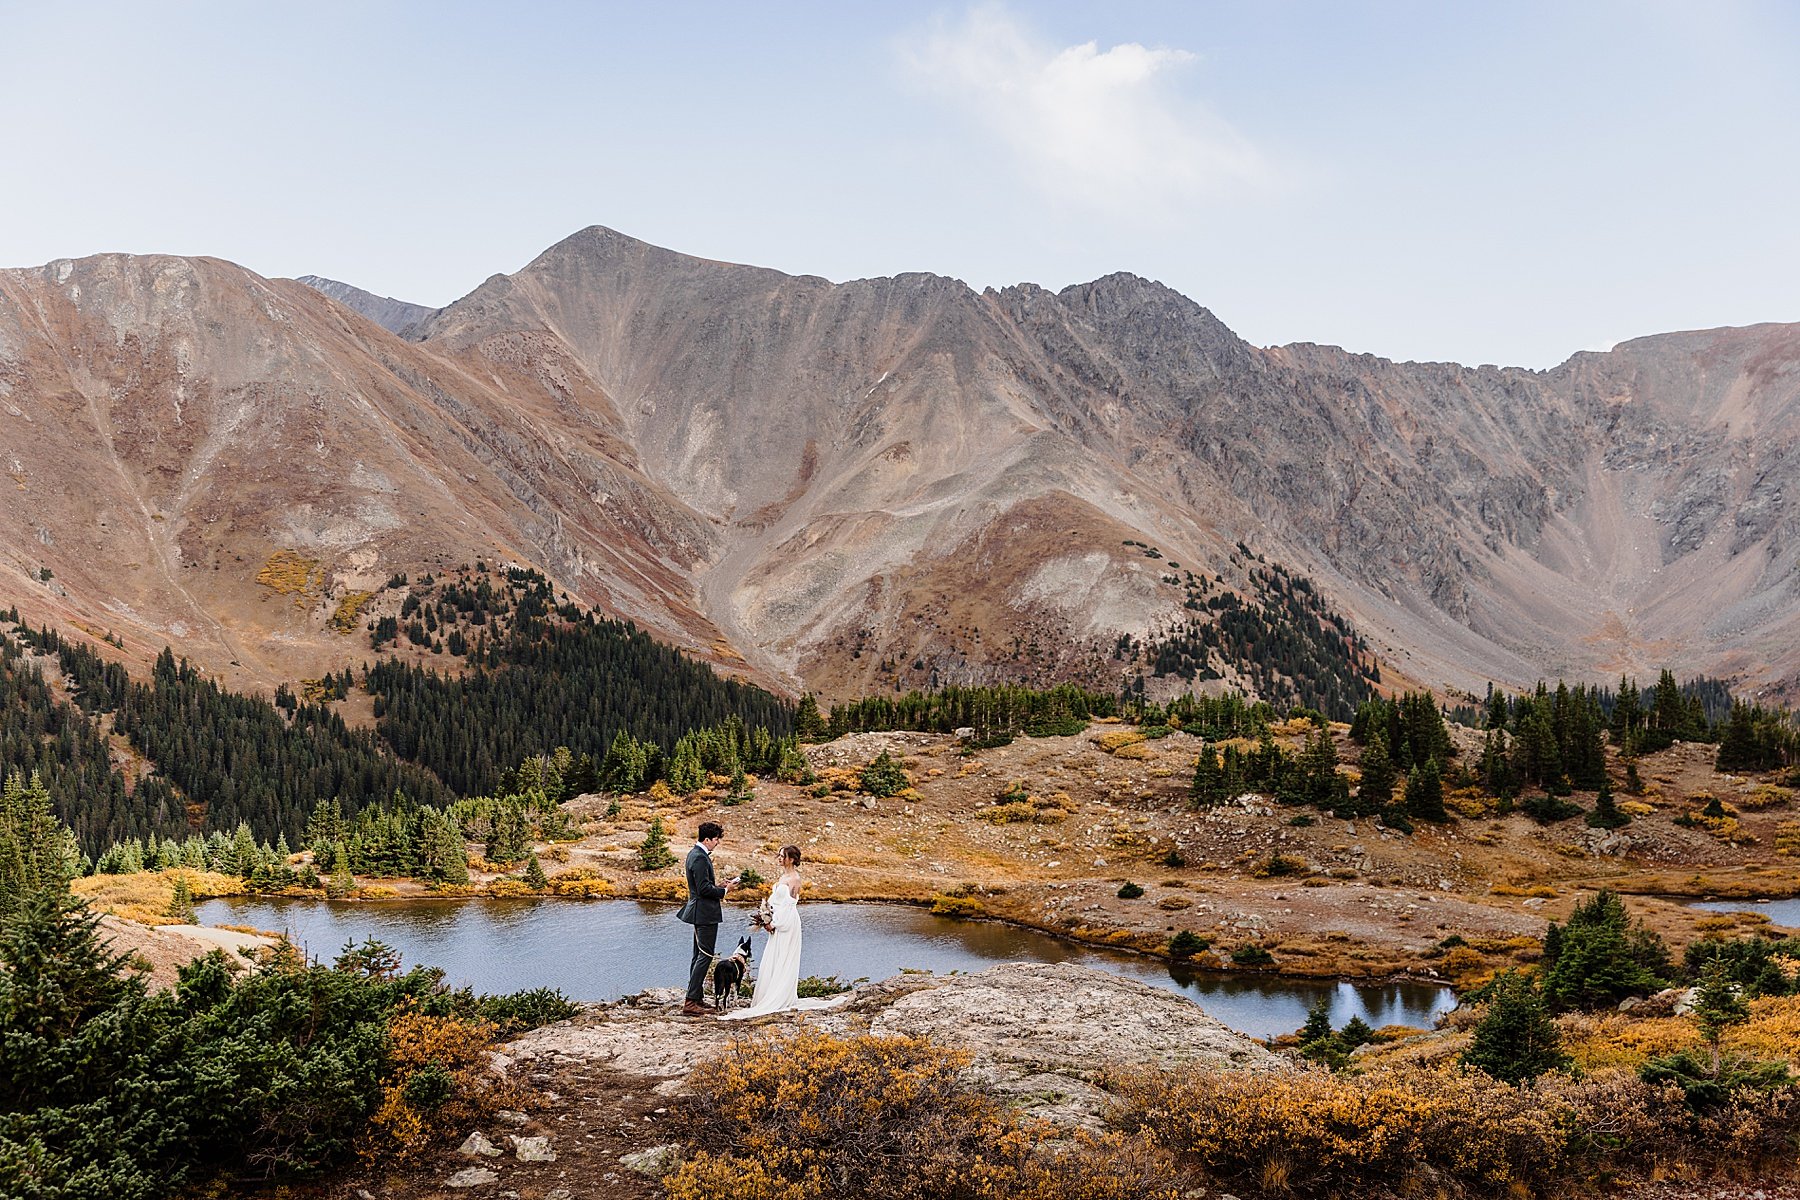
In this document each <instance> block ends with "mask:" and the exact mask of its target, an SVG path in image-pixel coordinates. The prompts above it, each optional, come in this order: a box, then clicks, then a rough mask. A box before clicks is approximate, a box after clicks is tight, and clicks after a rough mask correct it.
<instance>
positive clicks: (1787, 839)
mask: <svg viewBox="0 0 1800 1200" xmlns="http://www.w3.org/2000/svg"><path fill="white" fill-rule="evenodd" d="M1775 853H1777V854H1783V855H1787V856H1789V857H1800V822H1795V821H1783V822H1782V823H1781V824H1779V825H1777V826H1776V827H1775Z"/></svg>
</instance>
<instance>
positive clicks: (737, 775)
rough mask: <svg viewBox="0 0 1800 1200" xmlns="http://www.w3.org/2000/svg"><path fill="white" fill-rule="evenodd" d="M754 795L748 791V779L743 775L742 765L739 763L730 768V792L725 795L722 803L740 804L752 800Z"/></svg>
mask: <svg viewBox="0 0 1800 1200" xmlns="http://www.w3.org/2000/svg"><path fill="white" fill-rule="evenodd" d="M755 795H756V794H755V793H754V792H752V791H751V790H750V780H749V777H748V776H746V775H745V774H744V764H743V763H741V762H740V763H739V764H738V765H737V766H736V767H734V768H732V771H731V790H730V791H728V792H726V793H725V799H724V803H726V804H742V803H743V802H744V801H746V800H751V799H754V798H755Z"/></svg>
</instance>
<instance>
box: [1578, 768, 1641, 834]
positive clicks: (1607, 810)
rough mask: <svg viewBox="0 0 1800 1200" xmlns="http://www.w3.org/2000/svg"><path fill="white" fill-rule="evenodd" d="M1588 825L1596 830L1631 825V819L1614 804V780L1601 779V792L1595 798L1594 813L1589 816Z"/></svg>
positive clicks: (1602, 777) (1603, 777)
mask: <svg viewBox="0 0 1800 1200" xmlns="http://www.w3.org/2000/svg"><path fill="white" fill-rule="evenodd" d="M1587 823H1588V824H1589V825H1591V826H1593V827H1594V828H1595V829H1617V828H1618V827H1619V826H1621V825H1629V824H1630V823H1631V817H1630V816H1629V815H1627V814H1625V813H1622V812H1620V811H1619V806H1618V805H1617V804H1615V803H1614V802H1613V790H1612V780H1610V779H1608V778H1606V777H1605V776H1601V778H1600V791H1599V793H1598V794H1597V795H1596V796H1595V797H1594V811H1593V812H1591V813H1589V814H1588V816H1587Z"/></svg>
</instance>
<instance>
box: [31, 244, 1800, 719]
mask: <svg viewBox="0 0 1800 1200" xmlns="http://www.w3.org/2000/svg"><path fill="white" fill-rule="evenodd" d="M1796 406H1800V326H1790V325H1761V326H1755V327H1750V328H1741V329H1717V330H1709V331H1703V332H1690V333H1674V334H1665V335H1660V336H1654V337H1647V338H1642V339H1638V340H1635V341H1630V342H1626V343H1623V344H1621V345H1619V346H1617V347H1615V348H1614V349H1613V350H1611V351H1608V352H1606V353H1581V354H1576V355H1575V356H1573V357H1572V358H1570V359H1569V360H1568V361H1567V362H1565V363H1563V364H1562V365H1560V366H1558V367H1556V368H1555V369H1553V370H1549V371H1531V370H1523V369H1516V368H1497V367H1491V366H1483V367H1463V366H1458V365H1455V364H1450V363H1397V362H1392V361H1389V360H1386V359H1382V358H1377V357H1373V356H1370V355H1362V354H1355V353H1350V352H1347V351H1345V350H1341V349H1338V348H1335V347H1329V346H1318V345H1310V344H1295V345H1287V346H1278V347H1268V348H1261V347H1256V346H1253V345H1250V344H1249V343H1247V342H1245V341H1243V340H1242V339H1240V338H1238V337H1237V336H1236V335H1234V334H1233V333H1232V332H1231V330H1229V329H1228V328H1227V327H1226V326H1225V325H1224V324H1223V323H1222V322H1220V321H1219V320H1218V319H1217V318H1216V317H1215V316H1214V315H1213V314H1212V313H1210V312H1209V311H1207V310H1206V309H1205V308H1202V307H1201V306H1199V305H1198V304H1196V303H1194V302H1193V301H1191V300H1189V299H1188V298H1186V297H1184V296H1182V295H1180V294H1178V293H1176V292H1174V291H1172V290H1170V289H1169V288H1167V287H1164V286H1162V285H1161V284H1158V283H1155V282H1152V281H1149V280H1145V279H1142V278H1138V277H1136V276H1133V275H1127V274H1117V275H1110V276H1107V277H1105V278H1103V279H1098V280H1095V281H1093V282H1091V283H1084V284H1078V285H1074V286H1070V287H1066V288H1063V289H1062V290H1060V291H1056V292H1052V291H1048V290H1045V289H1043V288H1040V287H1036V286H1033V285H1030V284H1021V285H1018V286H1015V287H1009V288H1005V289H998V290H994V289H990V290H986V291H980V292H977V291H975V290H973V289H971V288H969V287H967V286H966V285H964V284H963V283H961V282H959V281H957V280H954V279H948V278H943V277H940V276H936V275H928V274H905V275H899V276H895V277H892V278H882V279H864V280H852V281H848V282H842V283H833V282H831V281H828V280H825V279H821V278H817V277H812V276H796V275H788V274H784V273H782V272H779V271H775V270H770V269H766V268H761V267H752V266H742V265H736V264H730V263H723V262H715V261H710V260H706V259H700V258H695V257H691V256H688V255H683V254H679V253H675V252H673V251H669V250H664V249H660V248H658V247H655V246H651V245H648V244H646V243H643V242H641V241H637V240H634V239H632V238H629V237H627V236H624V235H622V234H620V233H617V232H614V231H612V230H609V229H605V228H601V227H593V228H589V229H585V230H582V231H581V232H579V233H576V234H575V235H573V236H571V237H569V238H567V239H565V240H564V241H562V242H559V243H557V244H556V245H555V246H552V247H551V248H549V249H548V250H546V251H545V252H544V253H543V254H541V255H539V256H538V257H537V258H536V259H535V260H533V261H532V262H531V263H530V264H528V265H527V266H526V267H524V268H523V269H522V270H520V271H517V272H516V273H514V274H511V275H495V276H493V277H491V278H489V279H488V280H487V281H486V282H484V283H483V284H481V285H480V286H479V287H477V288H476V289H475V290H474V291H472V292H470V293H469V294H468V295H466V296H464V297H463V298H462V299H460V300H457V301H456V302H455V303H453V304H451V305H449V306H448V307H446V308H443V309H438V310H432V309H430V308H428V307H426V306H421V305H414V304H409V303H407V302H405V301H400V300H394V299H391V298H386V297H378V296H374V295H372V294H370V293H368V292H365V291H363V290H361V289H358V288H355V287H352V286H350V285H347V284H342V283H337V282H334V281H331V280H325V279H320V278H317V277H311V276H308V277H305V278H304V279H303V280H299V281H294V280H279V279H265V278H262V277H260V276H258V275H256V274H254V273H252V272H250V271H248V270H245V269H244V268H242V267H239V266H236V265H234V264H231V263H228V262H224V261H222V260H219V259H214V258H177V257H168V256H155V255H144V256H133V255H100V256H95V257H91V258H83V259H75V260H68V259H65V260H58V261H56V262H52V263H49V264H46V265H44V266H41V267H35V268H25V269H13V270H5V271H0V466H3V467H4V469H5V471H6V473H7V474H8V475H9V476H10V478H11V480H12V483H13V487H12V488H10V489H8V492H9V495H10V496H11V497H12V498H11V500H10V501H9V502H8V504H7V505H5V506H4V508H3V509H0V538H3V543H0V604H11V605H16V606H17V607H18V608H19V610H20V612H21V614H22V615H23V616H24V617H25V618H26V619H28V620H30V621H33V622H37V623H49V624H53V625H56V626H58V627H60V628H63V629H65V630H80V631H84V632H85V633H87V634H88V635H89V636H90V637H93V638H96V639H97V638H101V637H106V638H107V640H109V641H112V642H113V643H114V644H115V645H116V646H118V647H119V648H120V650H121V652H122V653H123V655H124V657H126V658H127V659H128V660H131V661H135V662H139V663H147V662H148V661H149V660H150V659H151V658H152V657H153V656H154V655H155V654H156V653H157V652H158V651H159V650H160V649H161V647H162V646H163V645H165V644H170V645H173V646H174V647H175V648H176V649H177V651H178V652H180V653H183V654H186V655H187V656H189V657H190V658H192V659H193V660H194V661H195V662H196V663H197V664H198V665H200V666H202V667H204V668H205V669H206V670H208V671H210V672H213V673H215V674H217V675H219V676H220V677H222V678H224V679H225V680H227V681H228V682H232V683H235V684H236V685H238V686H252V687H262V688H265V689H266V688H268V687H270V686H272V685H273V684H274V683H275V682H278V681H282V680H292V679H298V678H303V677H316V676H318V675H320V674H322V673H324V672H325V671H328V670H331V669H334V668H338V667H341V666H343V665H345V664H348V663H354V662H359V661H363V660H366V659H368V658H369V657H371V653H370V650H369V642H368V639H367V637H366V635H361V634H360V632H359V631H360V630H361V629H363V628H364V627H366V626H367V625H368V624H369V623H370V622H372V621H374V620H375V619H377V618H378V617H379V616H380V615H383V614H384V612H385V611H386V610H385V609H384V608H383V605H387V604H394V605H397V604H398V600H397V599H396V598H395V596H394V594H393V593H392V592H391V589H388V590H384V588H385V585H386V583H387V581H389V580H391V579H393V578H395V577H397V576H398V575H401V574H409V573H410V574H412V575H414V576H416V575H419V574H421V573H426V572H431V571H438V570H447V569H450V568H452V567H454V566H456V565H459V564H463V563H471V562H490V563H497V564H504V563H518V564H521V565H527V566H530V567H532V568H533V569H536V570H539V571H542V572H543V573H544V574H546V575H547V576H548V577H549V578H550V579H552V580H553V581H555V583H556V585H557V586H558V587H559V588H560V589H562V590H563V591H564V592H566V593H568V594H569V595H570V596H572V597H574V598H576V599H578V600H580V601H581V602H583V603H585V604H587V605H591V606H593V607H595V608H597V609H599V610H601V611H604V612H606V613H610V614H613V615H619V616H625V617H629V618H631V619H632V620H634V621H636V622H638V623H639V624H640V625H642V626H643V627H645V628H646V629H648V630H650V631H651V632H653V633H655V634H656V635H657V636H658V637H661V638H664V639H666V640H669V641H672V642H674V643H676V644H678V645H681V646H684V647H686V648H689V649H690V650H692V651H693V652H694V653H695V654H697V655H698V656H700V657H702V658H704V659H707V660H709V661H712V662H714V663H715V664H718V665H721V666H723V667H726V668H728V669H731V670H735V671H737V672H740V673H743V674H746V675H748V676H750V677H753V678H755V679H757V680H759V681H761V682H764V683H766V684H769V685H771V686H775V687H778V688H782V689H784V690H788V691H797V690H799V689H801V688H810V689H813V690H815V691H819V692H821V693H823V694H826V695H828V696H847V695H851V694H860V693H863V692H868V691H872V690H877V689H881V688H887V687H891V686H894V685H908V686H911V685H920V686H923V685H929V684H932V683H938V684H950V683H965V682H992V681H998V680H1007V679H1020V680H1028V681H1033V682H1039V681H1045V680H1048V679H1052V678H1075V677H1080V678H1084V679H1087V680H1090V681H1093V682H1116V681H1117V678H1118V677H1119V676H1121V675H1122V674H1123V673H1127V672H1129V671H1130V670H1132V669H1134V667H1133V664H1132V663H1131V661H1130V656H1131V651H1129V650H1128V649H1127V648H1126V647H1127V646H1128V645H1130V646H1135V647H1144V646H1147V645H1150V644H1152V643H1154V642H1155V640H1156V639H1157V638H1158V637H1161V636H1165V635H1167V634H1168V633H1169V632H1170V631H1172V630H1175V629H1177V628H1178V627H1180V626H1182V625H1183V624H1184V623H1190V622H1201V623H1204V621H1205V620H1207V619H1209V618H1210V616H1211V614H1213V613H1215V612H1216V611H1218V605H1219V599H1220V598H1221V597H1226V596H1230V597H1242V598H1245V599H1246V600H1249V601H1252V602H1254V601H1255V599H1256V597H1258V596H1259V595H1262V596H1266V595H1267V594H1268V589H1269V587H1270V586H1271V583H1270V581H1271V579H1276V580H1277V583H1276V584H1275V586H1277V587H1279V588H1283V589H1287V590H1288V591H1290V592H1291V591H1292V590H1293V588H1294V587H1295V586H1298V587H1299V588H1300V589H1301V590H1304V591H1305V592H1306V593H1307V594H1308V595H1309V596H1310V595H1316V596H1317V597H1320V598H1321V599H1322V602H1323V605H1324V606H1325V607H1326V608H1328V609H1329V610H1332V611H1334V612H1335V613H1336V614H1341V616H1342V618H1344V621H1345V622H1346V624H1345V626H1344V627H1345V628H1346V629H1348V630H1349V631H1350V633H1349V634H1348V635H1347V636H1346V640H1347V641H1348V642H1351V643H1354V645H1355V646H1356V647H1358V649H1356V650H1354V651H1353V653H1357V654H1363V653H1366V654H1368V655H1371V656H1372V657H1373V659H1374V660H1375V661H1376V662H1378V663H1379V669H1380V672H1381V675H1382V678H1383V680H1384V681H1385V682H1387V683H1391V684H1392V683H1415V682H1416V683H1422V684H1429V685H1431V686H1434V687H1438V688H1455V689H1462V690H1467V691H1472V692H1475V693H1477V694H1479V693H1480V691H1481V690H1482V689H1483V688H1484V686H1485V685H1486V683H1487V682H1488V681H1490V680H1491V681H1497V682H1501V683H1504V684H1508V685H1514V686H1518V685H1527V684H1530V683H1532V682H1533V681H1535V680H1537V679H1538V678H1540V677H1548V678H1552V679H1554V678H1556V677H1558V676H1566V677H1568V678H1570V679H1571V680H1573V679H1577V678H1580V679H1591V680H1606V679H1611V678H1616V677H1617V676H1618V675H1619V674H1620V673H1622V672H1629V673H1633V674H1635V675H1639V676H1642V675H1645V674H1647V673H1651V672H1654V671H1655V670H1656V669H1657V668H1659V667H1662V666H1669V667H1672V668H1673V669H1675V670H1676V671H1677V673H1680V674H1708V675H1715V676H1721V677H1725V678H1728V679H1731V680H1733V681H1734V682H1736V683H1737V684H1738V685H1739V686H1741V687H1745V688H1748V689H1750V690H1753V691H1761V692H1762V693H1764V694H1765V695H1772V696H1784V695H1789V694H1791V693H1792V691H1793V690H1794V688H1795V686H1796V684H1797V682H1800V596H1797V594H1796V579H1797V576H1796V569H1795V568H1796V562H1795V557H1796V554H1800V538H1797V537H1796V534H1797V533H1800V529H1797V528H1796V521H1797V514H1796V511H1795V508H1794V506H1793V504H1792V503H1790V497H1800V478H1796V476H1797V475H1800V457H1797V456H1796V455H1795V453H1794V450H1795V447H1796V441H1797V439H1800V421H1797V420H1796V413H1795V409H1796ZM1280 580H1287V581H1288V582H1285V583H1284V582H1280ZM1293 581H1298V584H1297V585H1296V584H1295V583H1294V582H1293ZM1331 628H1332V627H1331V625H1330V623H1329V622H1327V623H1326V632H1327V634H1330V633H1331ZM1273 637H1274V635H1271V638H1272V639H1273ZM1255 650H1256V648H1255V647H1252V652H1254V651H1255ZM1233 653H1235V654H1237V655H1238V658H1239V659H1241V657H1242V654H1243V653H1244V650H1243V647H1242V646H1239V648H1238V650H1237V651H1234V652H1233ZM1141 667H1142V662H1141V661H1140V662H1139V663H1138V664H1137V668H1136V669H1141ZM1203 674H1205V675H1206V676H1209V677H1210V676H1216V677H1218V678H1221V679H1223V680H1224V681H1226V682H1242V681H1245V680H1246V679H1248V675H1247V674H1246V671H1245V669H1244V663H1243V662H1242V661H1234V659H1233V655H1232V654H1229V653H1224V652H1219V654H1218V656H1217V658H1216V661H1214V662H1212V663H1211V664H1210V665H1209V668H1208V669H1207V670H1206V671H1205V672H1203ZM1265 690H1266V689H1265Z"/></svg>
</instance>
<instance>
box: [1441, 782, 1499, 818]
mask: <svg viewBox="0 0 1800 1200" xmlns="http://www.w3.org/2000/svg"><path fill="white" fill-rule="evenodd" d="M1444 807H1445V808H1447V809H1449V810H1450V811H1451V812H1453V813H1456V814H1457V815H1458V816H1462V817H1467V818H1469V819H1470V820H1472V821H1474V820H1480V819H1481V818H1482V817H1487V816H1492V815H1493V812H1494V801H1493V798H1492V797H1490V796H1484V795H1482V794H1481V793H1480V792H1477V791H1470V790H1468V789H1462V790H1459V791H1454V792H1447V793H1445V795H1444Z"/></svg>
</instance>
